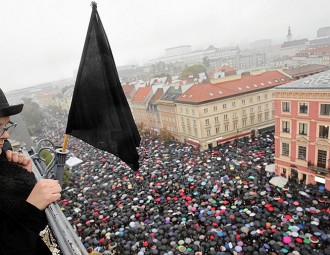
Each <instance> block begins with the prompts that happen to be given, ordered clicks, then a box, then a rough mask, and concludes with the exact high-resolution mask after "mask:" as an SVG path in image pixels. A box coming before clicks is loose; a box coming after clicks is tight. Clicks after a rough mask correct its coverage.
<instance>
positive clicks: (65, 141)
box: [62, 134, 69, 152]
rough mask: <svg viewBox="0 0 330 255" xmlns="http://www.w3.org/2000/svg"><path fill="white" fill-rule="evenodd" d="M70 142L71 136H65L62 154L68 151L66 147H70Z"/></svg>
mask: <svg viewBox="0 0 330 255" xmlns="http://www.w3.org/2000/svg"><path fill="white" fill-rule="evenodd" d="M68 140H69V135H68V134H65V135H64V141H63V146H62V152H65V151H66V147H67V145H68Z"/></svg>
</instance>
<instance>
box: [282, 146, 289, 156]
mask: <svg viewBox="0 0 330 255" xmlns="http://www.w3.org/2000/svg"><path fill="white" fill-rule="evenodd" d="M289 150H290V147H289V144H288V143H282V155H283V156H289Z"/></svg>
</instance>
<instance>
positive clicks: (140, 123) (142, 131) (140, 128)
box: [136, 122, 146, 134]
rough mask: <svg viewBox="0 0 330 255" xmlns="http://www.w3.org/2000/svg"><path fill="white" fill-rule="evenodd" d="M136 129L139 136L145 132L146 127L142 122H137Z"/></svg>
mask: <svg viewBox="0 0 330 255" xmlns="http://www.w3.org/2000/svg"><path fill="white" fill-rule="evenodd" d="M136 127H137V129H138V130H139V133H140V134H144V133H145V132H146V125H145V124H144V123H143V122H139V123H137V124H136Z"/></svg>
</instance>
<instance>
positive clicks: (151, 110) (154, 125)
mask: <svg viewBox="0 0 330 255" xmlns="http://www.w3.org/2000/svg"><path fill="white" fill-rule="evenodd" d="M163 95H164V89H163V88H157V90H156V91H155V93H154V94H153V96H152V97H151V98H150V101H149V103H148V112H147V113H148V114H149V124H148V125H149V127H150V128H151V129H153V130H155V131H159V130H160V128H161V122H160V117H159V112H158V104H157V100H158V99H160V98H161V97H162V96H163Z"/></svg>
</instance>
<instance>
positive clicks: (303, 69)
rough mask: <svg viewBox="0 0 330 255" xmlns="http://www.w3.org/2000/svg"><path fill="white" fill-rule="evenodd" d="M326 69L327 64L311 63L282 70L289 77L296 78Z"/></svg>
mask: <svg viewBox="0 0 330 255" xmlns="http://www.w3.org/2000/svg"><path fill="white" fill-rule="evenodd" d="M326 70H329V67H328V66H325V65H317V64H312V65H305V66H298V67H294V68H289V69H285V70H283V72H285V73H286V74H287V75H288V76H289V77H290V78H291V79H293V80H298V79H301V78H305V77H307V76H310V75H313V74H317V73H321V72H324V71H326Z"/></svg>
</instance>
